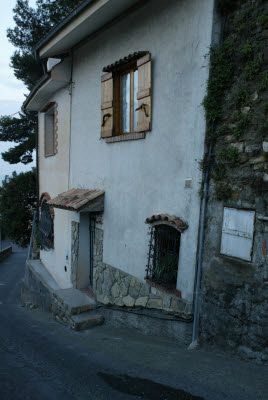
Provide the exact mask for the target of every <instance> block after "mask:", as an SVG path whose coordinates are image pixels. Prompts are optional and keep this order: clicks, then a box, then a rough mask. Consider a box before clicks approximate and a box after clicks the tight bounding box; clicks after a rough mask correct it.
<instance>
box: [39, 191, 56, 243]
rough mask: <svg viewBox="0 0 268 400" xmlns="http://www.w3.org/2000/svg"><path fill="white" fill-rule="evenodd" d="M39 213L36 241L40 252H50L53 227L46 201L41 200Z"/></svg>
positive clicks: (52, 241)
mask: <svg viewBox="0 0 268 400" xmlns="http://www.w3.org/2000/svg"><path fill="white" fill-rule="evenodd" d="M40 211H41V212H40V220H39V223H38V226H37V229H36V240H37V243H38V244H39V246H40V248H41V249H42V250H50V249H53V248H54V226H53V217H52V215H51V211H50V208H49V205H48V204H47V200H46V199H43V201H42V204H41V210H40Z"/></svg>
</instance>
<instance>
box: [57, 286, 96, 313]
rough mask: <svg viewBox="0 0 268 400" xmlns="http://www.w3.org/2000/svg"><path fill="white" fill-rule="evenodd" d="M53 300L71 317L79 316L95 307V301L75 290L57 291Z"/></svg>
mask: <svg viewBox="0 0 268 400" xmlns="http://www.w3.org/2000/svg"><path fill="white" fill-rule="evenodd" d="M53 295H54V297H55V299H56V300H57V301H58V303H59V304H60V305H61V307H62V308H65V309H66V310H68V311H69V313H70V314H71V315H75V314H80V313H83V312H86V311H89V310H93V309H94V308H95V307H96V301H95V300H94V299H92V298H91V297H89V296H88V295H87V294H86V293H84V292H81V291H80V290H78V289H75V288H69V289H59V290H56V291H54V293H53Z"/></svg>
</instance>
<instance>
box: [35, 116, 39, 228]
mask: <svg viewBox="0 0 268 400" xmlns="http://www.w3.org/2000/svg"><path fill="white" fill-rule="evenodd" d="M38 119H39V118H38V115H37V118H36V120H37V121H36V125H37V126H36V135H35V137H36V146H35V147H36V196H37V202H36V208H37V211H39V196H40V191H39V123H38ZM38 219H39V212H38V213H37V220H38Z"/></svg>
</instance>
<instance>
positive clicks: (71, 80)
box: [67, 51, 73, 190]
mask: <svg viewBox="0 0 268 400" xmlns="http://www.w3.org/2000/svg"><path fill="white" fill-rule="evenodd" d="M69 95H70V117H69V118H70V120H69V124H70V127H69V160H68V187H67V190H69V189H70V175H71V136H72V135H71V133H72V105H73V51H72V53H71V79H70V86H69Z"/></svg>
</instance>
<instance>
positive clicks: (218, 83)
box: [203, 42, 234, 122]
mask: <svg viewBox="0 0 268 400" xmlns="http://www.w3.org/2000/svg"><path fill="white" fill-rule="evenodd" d="M233 52H234V48H233V44H232V43H231V42H226V43H224V45H223V46H222V47H221V48H220V47H218V46H214V47H211V49H210V64H211V70H210V77H209V81H208V87H207V95H206V96H205V98H204V101H203V104H204V107H205V111H206V117H207V121H208V122H212V121H216V120H217V119H218V118H219V117H220V116H221V101H222V97H223V93H224V90H225V89H226V88H227V87H228V86H230V84H231V82H232V75H233V67H232V58H233Z"/></svg>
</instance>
